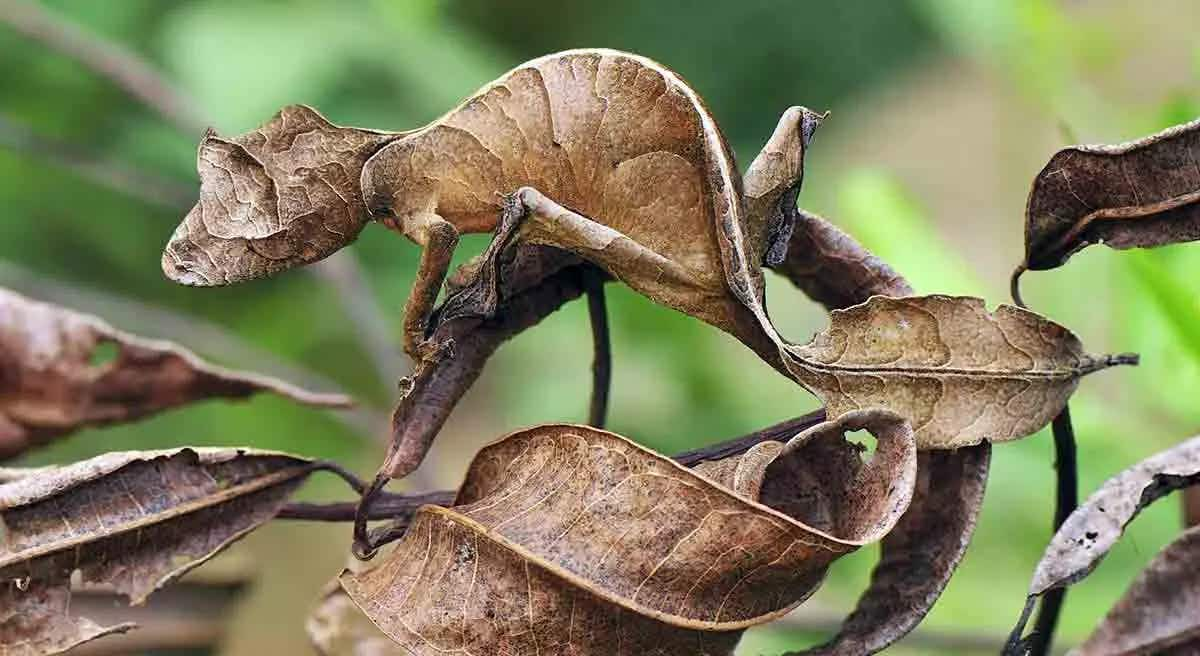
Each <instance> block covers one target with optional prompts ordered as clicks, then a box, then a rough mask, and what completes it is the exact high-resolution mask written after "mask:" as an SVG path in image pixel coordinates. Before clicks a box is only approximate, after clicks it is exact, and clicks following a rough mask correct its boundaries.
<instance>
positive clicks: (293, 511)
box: [275, 490, 455, 522]
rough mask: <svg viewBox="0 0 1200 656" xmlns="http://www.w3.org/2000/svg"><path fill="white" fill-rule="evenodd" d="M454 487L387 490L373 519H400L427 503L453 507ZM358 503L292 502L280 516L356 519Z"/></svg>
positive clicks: (373, 508)
mask: <svg viewBox="0 0 1200 656" xmlns="http://www.w3.org/2000/svg"><path fill="white" fill-rule="evenodd" d="M454 495H455V492H454V491H453V490H438V491H435V492H425V493H423V494H390V493H383V494H381V495H379V496H378V497H376V499H375V503H374V504H372V506H371V511H370V519H371V520H372V521H375V520H383V519H389V520H396V519H399V518H407V517H411V516H412V514H413V513H415V512H416V511H417V508H420V507H421V506H424V505H433V506H449V505H450V504H452V503H454ZM357 510H358V502H356V501H347V502H344V503H289V504H287V505H286V506H284V507H283V510H280V511H279V514H278V515H276V516H275V517H276V519H299V520H308V521H314V522H352V521H354V515H355V512H356V511H357Z"/></svg>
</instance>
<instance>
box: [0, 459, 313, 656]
mask: <svg viewBox="0 0 1200 656" xmlns="http://www.w3.org/2000/svg"><path fill="white" fill-rule="evenodd" d="M313 469H314V465H313V463H311V462H309V461H307V460H303V459H300V458H296V457H294V456H289V455H285V454H279V453H272V452H263V451H253V450H247V449H190V448H183V449H175V450H170V451H147V452H124V453H109V454H105V455H102V456H98V457H95V458H92V459H90V460H85V461H82V462H79V463H75V464H73V465H67V466H63V467H56V468H49V469H40V470H37V471H36V472H35V473H32V474H30V475H27V476H22V477H19V478H17V479H16V480H13V481H12V482H9V483H5V484H3V485H0V526H3V527H4V531H5V533H4V541H3V543H2V544H0V581H5V582H7V583H6V584H5V585H4V586H3V587H0V609H4V610H3V613H7V615H5V614H0V620H3V621H0V644H4V645H18V644H19V645H26V647H22V648H23V649H27V651H23V652H17V653H20V654H53V653H60V652H61V651H63V650H65V649H67V648H70V647H71V646H73V645H75V644H80V643H82V642H84V641H87V640H91V639H93V638H96V637H99V636H101V635H106V634H107V633H109V632H111V631H112V630H118V628H120V629H121V630H123V629H124V628H128V627H127V626H124V625H118V627H114V628H113V629H102V628H100V627H99V625H97V624H95V623H94V622H91V621H90V620H86V619H83V618H77V617H71V616H70V615H69V614H67V613H66V610H67V608H68V605H67V600H68V599H69V591H70V586H71V579H72V576H73V573H74V572H76V571H78V572H79V574H80V583H82V584H102V585H106V586H109V587H110V588H111V589H112V590H113V591H114V592H115V593H118V594H121V595H124V596H126V597H128V598H129V600H130V601H131V602H132V603H133V604H140V603H142V602H143V601H144V600H145V599H146V597H147V596H149V595H150V593H151V592H153V591H154V590H155V589H157V588H159V587H162V586H164V585H166V584H168V583H170V582H172V581H174V580H175V579H177V578H178V577H180V576H182V575H183V574H184V573H186V572H188V571H189V570H191V569H192V568H194V567H196V566H197V565H199V564H201V563H203V562H205V561H206V560H207V559H209V558H211V557H212V556H213V555H215V554H216V553H218V552H219V551H220V550H222V549H224V548H225V547H226V546H228V545H229V544H230V543H232V542H234V541H235V540H237V539H239V538H240V537H242V536H243V535H245V534H246V533H248V532H250V531H252V530H254V529H255V528H257V527H258V526H259V525H261V524H262V523H263V522H266V521H267V520H269V519H271V518H272V517H274V516H275V513H276V512H277V511H278V510H279V508H280V507H281V506H282V505H283V504H284V503H285V502H286V501H287V498H288V496H289V495H290V494H291V493H292V491H293V490H295V488H296V487H297V486H299V485H300V483H301V482H303V481H304V479H305V478H306V477H307V476H308V474H309V473H311V472H312V471H313ZM8 609H15V610H13V611H12V612H11V613H10V612H9V610H8ZM9 653H13V652H12V651H11V650H10V651H9Z"/></svg>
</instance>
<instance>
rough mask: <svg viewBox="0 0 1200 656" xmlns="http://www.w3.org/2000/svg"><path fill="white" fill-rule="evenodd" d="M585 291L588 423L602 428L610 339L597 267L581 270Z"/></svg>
mask: <svg viewBox="0 0 1200 656" xmlns="http://www.w3.org/2000/svg"><path fill="white" fill-rule="evenodd" d="M583 276H584V277H583V284H584V289H585V290H586V291H587V300H588V319H589V320H590V321H591V324H592V353H593V358H594V359H593V361H592V401H591V405H590V406H589V408H588V424H590V425H592V426H595V427H596V428H604V424H605V420H606V419H607V418H608V396H609V389H610V388H611V387H612V342H611V340H610V339H609V334H608V307H607V305H606V304H605V301H604V276H603V274H602V273H600V271H599V270H597V269H588V270H586V271H585V272H584V274H583Z"/></svg>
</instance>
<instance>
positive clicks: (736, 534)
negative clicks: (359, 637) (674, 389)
mask: <svg viewBox="0 0 1200 656" xmlns="http://www.w3.org/2000/svg"><path fill="white" fill-rule="evenodd" d="M867 416H869V417H874V415H869V414H868V415H867ZM889 417H890V419H889V420H888V421H892V422H893V423H892V424H889V425H887V426H886V427H885V430H883V431H881V432H879V436H880V451H879V453H880V454H882V455H881V456H879V457H878V458H877V459H876V460H873V462H874V463H875V464H874V466H863V465H862V463H861V461H860V460H859V456H858V452H857V451H856V450H854V449H853V448H852V447H850V446H849V445H847V444H846V443H845V442H844V440H842V436H841V431H843V430H848V429H846V428H844V427H843V426H842V424H834V423H832V422H830V423H827V424H823V425H821V427H820V430H816V429H814V430H813V431H811V432H809V433H806V434H805V435H807V437H805V438H804V439H803V440H801V439H800V438H797V439H798V440H800V441H801V442H802V443H803V448H807V449H812V450H810V451H804V452H803V453H804V455H803V457H797V459H796V462H815V461H816V460H821V461H822V464H821V465H819V466H818V469H808V468H805V466H799V468H800V469H803V470H804V471H803V472H800V473H797V472H798V471H799V470H798V469H795V468H794V467H796V465H795V463H792V464H791V465H789V467H788V468H784V469H780V470H779V471H778V472H777V473H776V476H778V477H794V479H791V480H794V484H783V483H782V482H780V481H777V485H776V487H778V488H779V491H778V493H777V496H776V497H774V498H773V503H774V504H775V505H777V506H778V507H780V508H783V509H787V510H788V511H789V512H791V511H793V509H795V512H797V513H803V514H809V513H811V514H812V515H813V518H814V521H815V522H816V523H817V524H818V525H821V526H822V527H823V528H825V529H828V531H825V530H821V529H818V528H815V527H813V526H810V525H808V524H805V523H802V522H801V521H799V520H798V519H796V518H794V517H792V516H789V515H788V514H785V513H784V512H781V511H780V510H775V509H773V508H772V507H768V506H767V505H764V503H761V502H760V499H759V493H760V490H765V488H766V487H767V485H766V484H767V483H769V482H770V481H771V478H770V476H771V472H772V471H774V470H772V465H773V464H775V463H783V462H784V461H783V460H780V459H779V458H780V456H781V455H782V454H783V453H784V447H783V445H782V444H780V443H778V442H772V443H763V444H761V445H759V446H757V447H756V448H755V449H753V450H752V451H751V452H750V453H748V454H747V455H746V456H745V457H741V456H739V457H738V458H735V459H732V460H733V461H732V462H731V463H723V464H714V465H711V466H708V467H706V468H705V469H704V470H702V471H701V472H700V473H697V472H694V471H692V470H688V469H685V468H683V467H681V466H679V465H677V464H676V463H674V462H673V461H671V460H670V459H668V458H665V457H662V456H660V455H657V454H655V453H653V452H650V451H647V450H646V449H644V448H642V447H639V446H637V445H636V444H634V443H632V442H630V441H628V440H626V439H624V438H621V437H619V436H616V435H613V434H611V433H606V432H604V431H599V430H596V429H591V428H588V427H584V426H569V425H551V426H542V427H538V428H534V429H529V430H526V431H522V432H520V433H516V434H514V435H512V436H509V437H508V438H505V439H504V440H501V441H500V442H497V443H495V444H493V445H491V446H489V447H486V448H485V449H483V450H482V451H481V452H480V454H479V455H478V456H477V457H476V458H475V460H474V462H473V463H472V465H471V467H470V469H469V471H468V473H467V477H466V480H465V482H464V484H463V486H462V487H461V488H460V491H459V496H458V499H457V501H456V504H455V506H454V507H452V508H440V507H434V506H426V507H424V508H422V509H421V510H420V511H419V512H418V514H417V516H416V517H415V518H414V521H413V524H412V526H411V528H410V529H409V531H408V533H407V534H406V535H405V537H404V538H403V540H402V541H401V542H399V543H398V544H397V546H396V548H395V551H394V552H393V553H392V554H390V555H389V556H388V558H387V559H386V560H385V561H384V562H383V563H382V564H381V565H379V566H378V567H377V568H375V569H373V570H370V571H369V572H366V573H362V574H353V573H349V572H347V573H345V574H343V576H342V584H343V586H344V587H345V589H346V590H347V592H348V593H349V594H350V596H351V598H353V599H354V600H355V602H356V603H358V604H359V606H360V607H361V608H362V609H363V610H364V612H366V614H367V615H368V616H369V617H371V618H372V619H373V620H374V621H375V622H376V623H377V624H378V625H379V626H380V628H381V629H383V630H384V632H385V633H387V634H388V635H389V636H390V637H391V638H392V639H393V640H396V641H397V642H399V643H400V644H401V645H403V646H405V647H407V648H409V649H411V650H412V651H413V653H415V654H435V653H452V654H483V653H507V654H536V653H553V654H578V655H580V656H582V655H584V654H596V655H599V654H605V655H608V654H631V655H632V654H663V655H667V654H671V655H674V654H679V655H680V656H682V655H683V654H689V655H690V654H729V653H731V650H732V648H733V645H734V644H735V643H736V640H737V635H738V632H739V631H740V630H741V629H743V628H745V627H748V626H751V625H754V624H758V623H761V622H765V621H769V620H770V619H773V618H775V617H778V616H780V615H782V614H784V613H786V612H788V611H789V610H791V609H792V608H794V607H795V606H796V605H797V604H799V603H800V602H801V601H803V600H804V599H805V598H807V596H808V595H809V594H811V592H812V591H813V590H814V589H815V586H816V585H817V584H818V583H819V582H820V580H821V578H822V576H823V574H824V572H825V570H826V568H827V567H828V566H829V564H830V563H831V562H832V561H833V560H834V559H836V558H837V557H839V556H841V555H843V554H845V553H848V552H850V551H853V550H854V549H856V548H857V547H858V546H861V545H862V544H864V543H866V542H870V541H872V540H875V539H878V538H879V537H881V536H882V535H884V534H885V533H886V532H887V531H888V530H889V529H890V528H891V526H892V525H893V524H894V522H895V521H896V520H897V519H898V518H899V517H900V515H901V514H902V513H903V511H904V509H905V508H906V507H907V504H908V499H909V498H910V497H911V491H912V485H913V481H914V477H915V467H916V461H915V457H916V456H915V453H916V452H915V447H914V446H913V444H912V442H911V432H910V431H909V429H908V428H907V425H906V424H903V422H902V421H901V420H899V418H898V417H895V416H894V415H890V416H889ZM871 421H874V422H878V421H879V420H878V419H871ZM863 425H866V424H863ZM860 427H861V426H860ZM870 428H871V429H872V430H877V427H876V424H870ZM819 455H825V456H828V457H825V458H819V457H818V456H819ZM820 467H824V468H829V469H820ZM838 467H841V469H838ZM805 477H807V478H805ZM822 479H823V481H822ZM816 481H822V482H820V483H818V482H816ZM843 484H845V485H844V486H843ZM851 485H853V486H854V487H853V489H851ZM797 490H804V491H805V493H804V494H801V495H799V496H797V495H796V492H797ZM741 494H747V495H750V496H741ZM764 496H765V493H764ZM826 496H828V497H829V498H826ZM815 499H819V502H818V501H814V500H815ZM539 650H540V652H539Z"/></svg>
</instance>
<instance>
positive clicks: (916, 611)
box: [797, 442, 991, 656]
mask: <svg viewBox="0 0 1200 656" xmlns="http://www.w3.org/2000/svg"><path fill="white" fill-rule="evenodd" d="M990 461H991V445H989V444H987V443H986V442H985V443H983V444H979V445H976V446H970V447H963V448H961V449H958V450H955V451H925V452H922V453H920V454H919V457H918V459H917V463H918V465H917V470H918V475H917V487H916V492H915V493H914V494H913V500H912V504H911V505H910V506H909V508H908V512H906V513H905V514H904V516H903V517H901V518H900V521H899V522H898V523H897V524H896V527H895V528H893V529H892V531H891V532H890V533H888V534H887V535H886V536H884V538H883V544H882V545H881V549H880V558H879V564H877V565H876V566H875V570H874V571H873V572H871V585H870V587H869V588H867V590H865V591H864V592H863V593H862V595H861V596H860V597H859V600H858V604H857V605H856V606H855V608H854V612H852V613H851V614H850V616H849V617H847V618H846V620H845V622H844V623H843V624H842V627H841V629H839V630H838V633H837V635H835V636H834V637H833V638H832V639H831V640H829V641H828V642H826V643H825V644H823V645H821V646H818V647H814V648H812V649H809V650H806V651H804V652H800V653H799V655H797V656H800V655H802V656H862V655H863V654H874V653H876V652H879V651H882V650H884V649H886V648H887V647H888V646H889V645H891V644H892V643H894V642H896V641H897V640H899V639H900V638H902V637H904V636H905V635H906V634H908V632H909V631H912V630H913V629H914V628H916V626H917V625H918V624H920V623H921V620H923V619H925V615H926V614H928V613H929V610H930V609H931V608H933V604H934V603H935V602H936V601H937V599H938V597H939V596H941V594H942V590H944V589H945V587H946V584H947V583H949V582H950V577H951V576H952V575H953V574H954V570H955V569H957V568H958V564H959V562H960V561H961V560H962V557H963V555H964V554H965V553H966V551H967V546H968V545H969V544H970V542H971V535H972V534H973V533H974V532H975V522H976V520H977V519H978V517H979V509H980V508H981V507H982V506H983V492H984V489H985V487H986V484H987V473H988V464H989V462H990Z"/></svg>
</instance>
